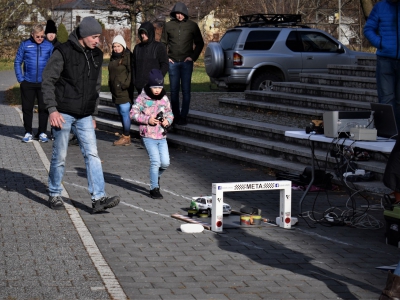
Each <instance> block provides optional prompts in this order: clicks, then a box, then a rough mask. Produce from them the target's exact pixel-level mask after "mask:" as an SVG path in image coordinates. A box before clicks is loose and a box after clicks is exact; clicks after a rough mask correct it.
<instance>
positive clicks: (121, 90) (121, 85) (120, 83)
mask: <svg viewBox="0 0 400 300" xmlns="http://www.w3.org/2000/svg"><path fill="white" fill-rule="evenodd" d="M130 54H131V52H130V51H129V50H128V49H126V50H125V52H124V55H123V56H122V58H117V57H115V56H114V55H115V54H114V55H112V56H111V58H110V63H109V64H108V86H109V87H110V92H111V95H112V100H113V102H114V103H115V104H124V103H127V102H132V98H131V97H132V95H131V91H130V84H131V76H132V72H131V55H130Z"/></svg>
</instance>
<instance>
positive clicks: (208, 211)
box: [207, 209, 211, 217]
mask: <svg viewBox="0 0 400 300" xmlns="http://www.w3.org/2000/svg"><path fill="white" fill-rule="evenodd" d="M207 215H208V217H211V209H207Z"/></svg>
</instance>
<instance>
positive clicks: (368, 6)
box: [360, 0, 374, 20]
mask: <svg viewBox="0 0 400 300" xmlns="http://www.w3.org/2000/svg"><path fill="white" fill-rule="evenodd" d="M360 2H361V8H362V10H363V13H364V18H365V20H367V18H368V16H369V14H370V12H371V10H372V7H374V4H373V2H372V0H360Z"/></svg>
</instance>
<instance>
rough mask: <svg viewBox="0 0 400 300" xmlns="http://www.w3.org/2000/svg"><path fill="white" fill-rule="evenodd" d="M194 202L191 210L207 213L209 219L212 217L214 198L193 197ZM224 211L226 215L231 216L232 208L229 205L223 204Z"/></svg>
mask: <svg viewBox="0 0 400 300" xmlns="http://www.w3.org/2000/svg"><path fill="white" fill-rule="evenodd" d="M192 199H193V200H192V201H191V202H190V208H189V209H193V210H197V211H207V214H208V216H209V217H211V210H212V196H201V197H193V198H192ZM222 211H223V214H224V215H230V214H231V212H232V208H231V206H230V205H229V204H227V203H223V204H222Z"/></svg>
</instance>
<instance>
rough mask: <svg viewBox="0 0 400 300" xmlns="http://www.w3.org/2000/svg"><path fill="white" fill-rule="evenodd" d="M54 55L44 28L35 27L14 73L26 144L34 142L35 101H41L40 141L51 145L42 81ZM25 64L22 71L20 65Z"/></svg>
mask: <svg viewBox="0 0 400 300" xmlns="http://www.w3.org/2000/svg"><path fill="white" fill-rule="evenodd" d="M52 52H53V45H52V44H51V43H50V42H49V41H47V40H45V35H44V28H43V26H42V25H41V24H38V25H35V26H33V28H32V32H31V37H30V38H29V39H27V40H25V41H23V42H22V43H21V44H20V46H19V48H18V51H17V55H16V56H15V60H14V70H15V75H16V77H17V80H18V82H19V83H20V87H21V104H22V115H23V119H24V128H25V136H24V137H23V139H22V141H23V142H25V143H28V142H32V141H33V131H32V120H33V107H34V104H35V98H37V100H38V112H39V128H38V132H37V135H36V136H37V138H38V139H39V141H40V142H43V143H46V142H48V138H47V135H46V131H47V122H48V118H49V115H48V112H47V110H46V109H45V107H44V103H43V96H42V89H41V82H42V72H43V69H44V67H45V66H46V64H47V61H48V59H49V58H50V56H51V53H52ZM22 64H23V71H22V70H21V65H22Z"/></svg>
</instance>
